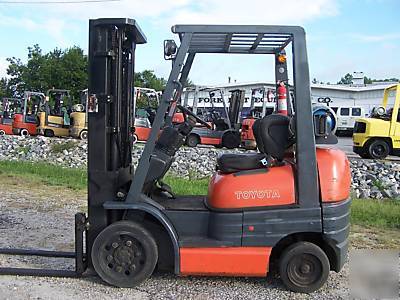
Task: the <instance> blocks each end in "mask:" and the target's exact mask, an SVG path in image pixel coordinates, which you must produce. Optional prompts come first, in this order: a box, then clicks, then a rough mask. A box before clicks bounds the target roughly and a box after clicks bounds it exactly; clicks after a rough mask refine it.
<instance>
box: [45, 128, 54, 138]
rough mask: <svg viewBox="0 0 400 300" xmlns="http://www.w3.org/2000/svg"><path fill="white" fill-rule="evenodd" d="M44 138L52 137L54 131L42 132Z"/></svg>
mask: <svg viewBox="0 0 400 300" xmlns="http://www.w3.org/2000/svg"><path fill="white" fill-rule="evenodd" d="M44 136H47V137H53V136H54V131H53V130H51V129H46V130H45V131H44Z"/></svg>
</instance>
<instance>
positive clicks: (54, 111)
mask: <svg viewBox="0 0 400 300" xmlns="http://www.w3.org/2000/svg"><path fill="white" fill-rule="evenodd" d="M71 102H72V101H71V95H70V92H69V90H61V89H50V90H48V91H47V94H46V98H45V99H44V103H42V104H41V105H40V112H39V114H38V119H39V126H38V127H37V133H38V134H41V135H44V136H47V137H53V136H69V126H70V116H69V110H70V105H71Z"/></svg>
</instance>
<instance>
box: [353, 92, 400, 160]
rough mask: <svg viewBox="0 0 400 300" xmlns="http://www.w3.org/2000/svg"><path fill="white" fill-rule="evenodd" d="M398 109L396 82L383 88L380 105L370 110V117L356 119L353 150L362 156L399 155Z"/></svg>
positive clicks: (399, 116)
mask: <svg viewBox="0 0 400 300" xmlns="http://www.w3.org/2000/svg"><path fill="white" fill-rule="evenodd" d="M391 96H394V103H393V107H392V108H390V109H389V108H388V107H389V98H390V97H391ZM390 106H391V105H390ZM399 109H400V84H396V85H393V86H390V87H387V88H386V89H385V91H384V94H383V101H382V105H381V106H379V107H377V108H374V109H373V110H372V113H371V117H370V118H360V119H358V120H357V121H356V123H355V125H354V133H353V151H354V152H355V153H357V154H358V155H360V156H361V157H362V158H374V159H384V158H385V157H386V156H388V155H397V156H400V112H399Z"/></svg>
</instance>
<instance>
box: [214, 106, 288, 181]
mask: <svg viewBox="0 0 400 300" xmlns="http://www.w3.org/2000/svg"><path fill="white" fill-rule="evenodd" d="M289 123H290V119H289V118H288V117H287V116H284V115H280V114H272V115H268V116H265V117H264V118H262V119H259V120H257V121H255V122H254V125H253V134H254V137H255V140H256V143H257V148H258V150H259V151H260V153H243V154H234V153H230V154H222V155H220V156H219V157H218V159H217V169H218V170H220V171H221V172H222V173H234V172H239V171H245V170H253V169H260V168H265V162H266V161H268V160H269V158H274V159H276V160H277V161H282V160H283V158H284V156H285V152H286V149H287V148H288V147H289V146H291V145H292V144H293V140H292V139H291V133H290V130H289Z"/></svg>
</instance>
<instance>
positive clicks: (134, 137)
mask: <svg viewBox="0 0 400 300" xmlns="http://www.w3.org/2000/svg"><path fill="white" fill-rule="evenodd" d="M137 142H138V136H137V135H136V134H133V137H132V144H133V145H135V144H136V143H137Z"/></svg>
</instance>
